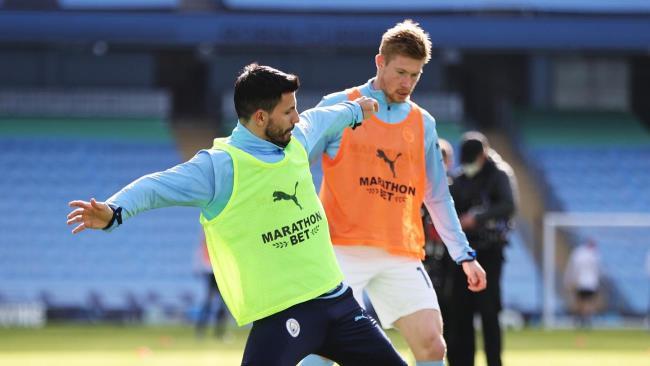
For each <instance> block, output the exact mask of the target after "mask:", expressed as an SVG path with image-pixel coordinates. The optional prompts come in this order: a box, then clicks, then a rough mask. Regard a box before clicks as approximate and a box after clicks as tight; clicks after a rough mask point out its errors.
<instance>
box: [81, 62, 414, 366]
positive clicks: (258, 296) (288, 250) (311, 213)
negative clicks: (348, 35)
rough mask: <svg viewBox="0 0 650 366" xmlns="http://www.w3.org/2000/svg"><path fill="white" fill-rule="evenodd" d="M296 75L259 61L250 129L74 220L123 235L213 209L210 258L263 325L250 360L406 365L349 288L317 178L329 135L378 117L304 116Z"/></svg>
mask: <svg viewBox="0 0 650 366" xmlns="http://www.w3.org/2000/svg"><path fill="white" fill-rule="evenodd" d="M298 86H299V82H298V78H297V77H296V76H295V75H289V74H285V73H283V72H281V71H279V70H276V69H273V68H271V67H268V66H260V65H256V64H252V65H248V66H247V67H246V68H245V69H244V71H243V72H242V73H241V75H239V77H238V78H237V81H236V83H235V108H236V110H237V115H238V117H239V124H238V125H237V127H236V128H235V129H234V130H233V132H232V134H231V135H230V136H229V137H227V138H225V139H216V140H215V142H214V146H213V148H212V149H209V150H202V151H200V152H199V153H198V154H197V155H196V156H194V158H192V159H191V160H190V161H188V162H186V163H184V164H180V165H177V166H175V167H173V168H171V169H169V170H166V171H164V172H159V173H154V174H150V175H147V176H144V177H142V178H140V179H138V180H136V181H135V182H133V183H131V184H129V185H128V186H127V187H125V188H124V189H122V190H121V191H119V192H118V193H117V194H115V195H114V196H112V197H111V198H109V199H108V200H107V201H106V202H97V201H95V200H94V199H91V200H90V202H86V201H72V202H71V203H70V205H71V206H72V207H74V208H75V209H74V210H73V211H72V212H71V213H70V214H69V215H68V224H78V226H76V227H75V228H74V229H73V233H78V232H80V231H82V230H84V229H87V228H89V229H113V228H115V227H116V226H118V225H120V224H122V222H123V221H124V220H126V219H128V218H130V217H132V216H134V215H136V214H138V213H140V212H142V211H145V210H149V209H153V208H160V207H166V206H172V205H185V206H197V207H200V208H201V223H202V224H203V227H204V230H205V234H206V238H207V243H208V250H209V254H210V259H211V262H212V264H213V269H214V273H215V277H216V279H217V281H218V283H219V285H220V288H221V292H222V295H223V298H224V300H225V302H226V304H227V305H228V308H229V309H230V311H231V313H232V314H233V316H234V317H235V320H236V321H237V323H238V324H239V325H243V324H247V323H250V322H253V328H252V330H251V333H250V336H249V338H248V342H247V344H246V349H245V351H244V357H243V361H242V364H243V365H264V366H268V365H278V366H280V365H282V366H285V365H295V364H296V363H298V361H299V360H300V359H301V358H303V357H304V356H306V355H307V354H309V353H316V354H320V355H323V356H325V357H328V358H330V359H333V360H335V361H337V362H339V363H340V364H342V365H405V364H406V363H405V362H404V361H403V360H402V358H401V357H400V355H399V354H398V353H397V352H396V351H395V349H394V348H393V347H392V345H391V344H390V342H389V341H388V339H387V338H386V337H385V335H384V334H383V332H382V331H381V329H379V327H378V326H377V325H376V323H375V322H374V320H372V319H370V318H369V317H368V316H366V313H365V311H364V310H363V309H361V308H360V307H359V305H358V304H357V302H356V301H355V299H354V297H353V296H352V291H351V290H350V289H349V288H348V286H347V285H345V284H342V283H341V280H342V278H343V275H342V274H341V271H340V269H339V266H338V264H337V262H336V258H335V256H334V252H333V250H332V245H331V242H330V237H329V228H328V225H327V218H326V217H325V213H324V211H323V207H322V205H321V203H320V201H319V199H318V196H317V195H316V191H315V189H314V186H313V183H312V177H311V174H310V172H309V161H308V152H309V151H310V150H311V149H312V148H313V146H314V145H315V144H317V143H318V141H319V140H321V139H323V138H325V137H326V136H329V135H331V134H334V133H338V132H339V131H340V130H342V129H344V128H345V127H348V126H354V125H355V124H356V123H358V122H360V121H362V120H363V119H364V118H367V117H369V116H370V115H372V114H373V113H374V111H375V107H376V101H374V100H373V99H371V98H367V97H361V98H357V99H355V100H354V101H352V102H345V103H339V104H337V105H335V106H332V107H328V108H316V109H311V110H308V111H305V112H304V113H302V114H301V115H299V114H298V111H297V107H296V98H295V92H296V90H297V89H298Z"/></svg>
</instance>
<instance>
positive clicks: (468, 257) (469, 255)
mask: <svg viewBox="0 0 650 366" xmlns="http://www.w3.org/2000/svg"><path fill="white" fill-rule="evenodd" d="M475 260H476V251H475V250H469V251H466V252H464V253H463V255H461V256H460V257H458V258H456V264H463V263H464V262H472V261H475Z"/></svg>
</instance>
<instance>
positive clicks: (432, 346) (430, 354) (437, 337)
mask: <svg viewBox="0 0 650 366" xmlns="http://www.w3.org/2000/svg"><path fill="white" fill-rule="evenodd" d="M422 340H423V343H422V354H421V357H418V358H420V359H421V360H427V361H429V360H430V361H438V360H442V359H444V358H445V353H446V352H447V343H445V339H444V338H443V337H442V335H441V334H431V335H430V336H427V337H423V338H422Z"/></svg>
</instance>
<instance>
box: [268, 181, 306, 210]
mask: <svg viewBox="0 0 650 366" xmlns="http://www.w3.org/2000/svg"><path fill="white" fill-rule="evenodd" d="M297 189H298V182H296V185H295V186H294V187H293V194H287V193H284V192H282V191H275V192H273V202H275V201H281V200H287V201H293V203H295V204H296V206H298V208H300V209H301V210H302V206H300V203H298V197H296V190H297Z"/></svg>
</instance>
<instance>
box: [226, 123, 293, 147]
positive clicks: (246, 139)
mask: <svg viewBox="0 0 650 366" xmlns="http://www.w3.org/2000/svg"><path fill="white" fill-rule="evenodd" d="M230 143H231V144H232V145H233V146H235V147H237V148H240V149H242V150H244V151H247V152H256V153H274V152H277V151H281V150H284V148H282V147H280V146H277V145H275V144H274V143H272V142H270V141H266V140H264V139H261V138H259V137H257V136H255V135H254V134H253V133H252V132H251V131H250V130H249V129H248V128H246V127H245V126H244V125H242V124H241V123H240V122H237V126H235V128H234V129H233V130H232V134H231V135H230Z"/></svg>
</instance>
